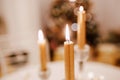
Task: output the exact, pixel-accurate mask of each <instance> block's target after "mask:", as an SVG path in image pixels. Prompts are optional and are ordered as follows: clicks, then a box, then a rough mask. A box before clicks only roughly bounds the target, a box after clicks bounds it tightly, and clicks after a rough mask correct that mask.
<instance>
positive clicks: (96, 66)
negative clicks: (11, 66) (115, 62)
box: [2, 62, 120, 80]
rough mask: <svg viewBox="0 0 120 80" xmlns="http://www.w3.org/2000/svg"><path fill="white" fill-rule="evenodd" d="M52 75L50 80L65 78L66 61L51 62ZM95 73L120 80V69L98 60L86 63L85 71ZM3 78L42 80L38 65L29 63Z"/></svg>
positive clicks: (108, 78) (8, 79) (10, 79)
mask: <svg viewBox="0 0 120 80" xmlns="http://www.w3.org/2000/svg"><path fill="white" fill-rule="evenodd" d="M48 65H49V70H50V73H51V74H50V77H49V79H48V80H63V79H64V77H65V76H64V62H51V63H49V64H48ZM78 72H79V70H78V65H77V64H76V63H75V76H76V77H77V75H78ZM91 72H92V73H94V74H95V76H104V78H105V79H104V80H120V69H119V68H116V67H113V66H110V65H106V64H103V63H97V62H88V63H87V64H86V65H85V73H86V74H88V73H91ZM2 80H40V78H39V67H38V65H29V66H26V67H24V68H22V69H20V70H18V71H16V72H13V73H11V74H9V75H6V76H4V77H3V78H2Z"/></svg>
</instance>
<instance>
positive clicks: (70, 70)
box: [64, 25, 74, 80]
mask: <svg viewBox="0 0 120 80" xmlns="http://www.w3.org/2000/svg"><path fill="white" fill-rule="evenodd" d="M64 57H65V78H66V79H65V80H74V48H73V42H72V41H70V33H69V28H68V25H66V41H65V42H64Z"/></svg>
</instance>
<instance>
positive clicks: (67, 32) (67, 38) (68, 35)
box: [65, 24, 70, 41]
mask: <svg viewBox="0 0 120 80" xmlns="http://www.w3.org/2000/svg"><path fill="white" fill-rule="evenodd" d="M65 33H66V36H65V37H66V40H67V41H69V40H70V31H69V27H68V24H66V31H65Z"/></svg>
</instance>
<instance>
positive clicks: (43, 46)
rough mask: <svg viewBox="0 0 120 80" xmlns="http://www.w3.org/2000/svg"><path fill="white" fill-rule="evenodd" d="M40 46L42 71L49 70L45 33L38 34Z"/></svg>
mask: <svg viewBox="0 0 120 80" xmlns="http://www.w3.org/2000/svg"><path fill="white" fill-rule="evenodd" d="M38 45H39V50H40V59H41V60H40V61H41V71H46V70H47V56H46V41H45V39H44V36H43V32H42V31H41V30H39V32H38Z"/></svg>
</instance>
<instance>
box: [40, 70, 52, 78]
mask: <svg viewBox="0 0 120 80" xmlns="http://www.w3.org/2000/svg"><path fill="white" fill-rule="evenodd" d="M39 76H40V79H41V80H48V78H49V76H50V70H49V69H47V70H45V71H40V72H39Z"/></svg>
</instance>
